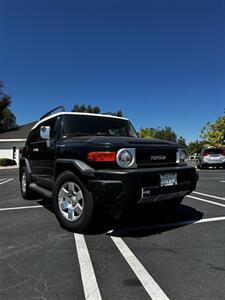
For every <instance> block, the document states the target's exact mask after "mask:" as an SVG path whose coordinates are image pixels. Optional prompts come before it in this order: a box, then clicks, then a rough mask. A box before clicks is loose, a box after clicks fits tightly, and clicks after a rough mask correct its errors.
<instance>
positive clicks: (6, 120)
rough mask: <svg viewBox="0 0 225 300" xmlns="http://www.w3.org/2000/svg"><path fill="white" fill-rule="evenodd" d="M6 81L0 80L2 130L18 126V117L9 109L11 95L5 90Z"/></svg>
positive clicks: (0, 122) (0, 127)
mask: <svg viewBox="0 0 225 300" xmlns="http://www.w3.org/2000/svg"><path fill="white" fill-rule="evenodd" d="M3 88H4V83H3V81H0V132H4V131H8V130H11V129H14V128H16V127H17V125H16V117H15V115H14V114H13V113H12V112H11V110H10V109H9V106H10V104H11V102H12V101H11V97H10V96H8V95H7V94H5V93H4V92H3Z"/></svg>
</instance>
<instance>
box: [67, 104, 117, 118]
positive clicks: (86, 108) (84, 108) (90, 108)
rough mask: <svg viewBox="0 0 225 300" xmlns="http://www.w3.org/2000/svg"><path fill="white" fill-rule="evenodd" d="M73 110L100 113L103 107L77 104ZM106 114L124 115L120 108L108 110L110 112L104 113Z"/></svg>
mask: <svg viewBox="0 0 225 300" xmlns="http://www.w3.org/2000/svg"><path fill="white" fill-rule="evenodd" d="M72 111H73V112H86V113H92V114H99V113H100V112H101V109H100V108H99V107H98V106H91V105H88V106H86V105H85V104H82V105H79V104H75V105H74V107H73V109H72ZM104 114H105V115H113V116H118V117H122V116H123V113H122V110H118V111H117V112H108V113H104Z"/></svg>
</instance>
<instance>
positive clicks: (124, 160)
mask: <svg viewBox="0 0 225 300" xmlns="http://www.w3.org/2000/svg"><path fill="white" fill-rule="evenodd" d="M116 161H117V163H118V165H119V166H120V167H121V168H129V167H130V166H131V165H132V164H133V162H134V156H133V154H132V153H131V152H130V151H129V150H126V149H121V150H119V151H118V152H117V157H116Z"/></svg>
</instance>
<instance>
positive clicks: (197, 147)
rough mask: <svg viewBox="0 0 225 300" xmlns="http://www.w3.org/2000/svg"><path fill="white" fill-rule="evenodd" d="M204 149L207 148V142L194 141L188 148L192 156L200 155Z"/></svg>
mask: <svg viewBox="0 0 225 300" xmlns="http://www.w3.org/2000/svg"><path fill="white" fill-rule="evenodd" d="M204 147H207V142H206V141H198V140H197V141H194V142H190V143H189V144H188V146H187V152H188V155H192V154H194V153H200V152H201V151H202V149H203V148H204Z"/></svg>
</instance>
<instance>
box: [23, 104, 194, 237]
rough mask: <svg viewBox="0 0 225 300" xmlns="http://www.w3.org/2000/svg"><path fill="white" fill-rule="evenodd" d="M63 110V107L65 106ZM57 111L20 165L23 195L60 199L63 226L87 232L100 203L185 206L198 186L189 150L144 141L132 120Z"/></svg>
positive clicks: (32, 138)
mask: <svg viewBox="0 0 225 300" xmlns="http://www.w3.org/2000/svg"><path fill="white" fill-rule="evenodd" d="M57 109H58V108H57ZM53 112H55V110H52V111H50V112H49V113H48V114H46V115H45V116H44V117H42V118H41V120H40V121H39V122H38V123H37V124H36V125H35V126H34V127H33V128H32V129H31V131H30V133H29V136H28V138H27V141H26V144H25V147H24V148H23V151H22V156H21V159H20V187H21V193H22V196H23V197H24V198H25V199H29V198H31V197H32V196H33V193H34V192H38V193H39V194H41V195H43V196H45V197H49V198H52V205H53V210H54V213H55V215H56V217H57V219H58V220H59V222H60V224H61V225H62V226H63V227H64V228H66V229H68V230H72V231H76V232H83V231H85V230H86V229H87V227H88V226H89V225H90V222H91V221H92V220H93V214H94V210H95V207H96V205H99V206H102V205H104V206H106V207H107V206H108V207H109V208H110V207H111V208H112V207H113V208H119V209H125V208H126V207H128V206H131V205H136V204H141V203H155V202H159V201H163V202H162V203H167V204H169V205H170V206H171V207H172V206H175V205H178V204H179V203H180V202H181V201H182V199H183V197H184V196H185V195H187V194H189V193H191V192H192V191H193V190H194V189H195V187H196V182H197V180H198V174H197V173H196V170H195V168H193V167H190V166H187V164H186V158H187V156H186V152H185V149H184V148H183V147H181V146H180V145H177V144H175V143H172V142H168V141H163V140H153V139H142V138H139V137H138V135H137V133H136V132H135V130H134V128H133V126H132V124H131V123H130V121H129V120H128V119H126V118H121V117H115V116H110V115H102V114H88V113H72V112H58V113H54V114H52V113H53Z"/></svg>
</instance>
